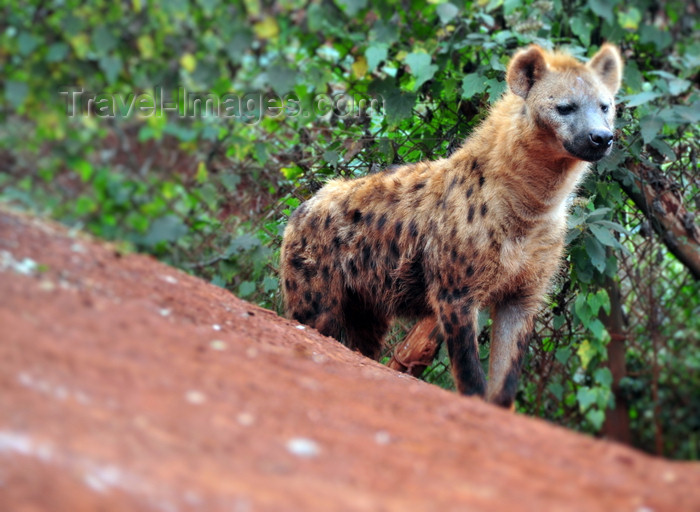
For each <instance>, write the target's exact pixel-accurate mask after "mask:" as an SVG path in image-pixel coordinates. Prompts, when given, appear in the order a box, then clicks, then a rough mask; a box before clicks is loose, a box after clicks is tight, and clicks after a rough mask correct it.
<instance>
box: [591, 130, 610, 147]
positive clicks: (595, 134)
mask: <svg viewBox="0 0 700 512" xmlns="http://www.w3.org/2000/svg"><path fill="white" fill-rule="evenodd" d="M588 138H589V139H590V141H591V145H592V146H593V147H595V148H609V147H610V145H611V144H612V140H613V134H612V132H611V131H610V130H604V129H603V130H601V129H596V130H592V131H591V133H589V134H588Z"/></svg>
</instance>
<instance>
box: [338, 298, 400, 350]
mask: <svg viewBox="0 0 700 512" xmlns="http://www.w3.org/2000/svg"><path fill="white" fill-rule="evenodd" d="M342 310H343V330H344V334H345V337H344V340H343V342H344V343H345V345H347V347H348V348H350V349H352V350H358V351H359V352H360V353H361V354H362V355H364V356H367V357H371V358H372V359H378V358H379V356H380V355H381V349H382V340H383V339H384V335H385V334H386V331H387V329H388V328H389V319H388V318H387V316H386V315H385V314H383V313H382V312H380V311H378V310H377V308H376V307H373V305H372V304H371V302H370V301H367V300H366V299H365V298H364V297H362V296H361V295H359V294H357V293H356V292H354V291H353V290H349V289H347V290H345V296H344V297H343V301H342Z"/></svg>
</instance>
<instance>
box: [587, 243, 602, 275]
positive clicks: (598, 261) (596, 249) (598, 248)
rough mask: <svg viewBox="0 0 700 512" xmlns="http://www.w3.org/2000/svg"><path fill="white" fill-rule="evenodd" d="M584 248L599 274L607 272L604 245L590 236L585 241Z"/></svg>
mask: <svg viewBox="0 0 700 512" xmlns="http://www.w3.org/2000/svg"><path fill="white" fill-rule="evenodd" d="M584 246H585V247H586V253H587V254H588V256H589V257H590V259H591V263H592V264H593V266H594V267H595V268H596V270H598V272H603V270H605V249H604V248H603V245H602V244H601V243H600V242H599V241H598V240H597V239H596V238H594V237H591V236H588V237H586V239H585V241H584Z"/></svg>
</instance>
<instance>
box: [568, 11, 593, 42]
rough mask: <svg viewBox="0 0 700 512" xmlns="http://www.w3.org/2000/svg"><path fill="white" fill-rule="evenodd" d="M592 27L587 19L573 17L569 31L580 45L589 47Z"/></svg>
mask: <svg viewBox="0 0 700 512" xmlns="http://www.w3.org/2000/svg"><path fill="white" fill-rule="evenodd" d="M593 26H594V25H593V24H592V23H591V22H590V21H589V20H588V17H587V16H584V15H580V16H574V18H573V19H572V20H571V31H572V32H573V33H574V35H575V36H576V37H578V38H579V41H581V44H583V45H584V46H590V44H591V32H592V31H593Z"/></svg>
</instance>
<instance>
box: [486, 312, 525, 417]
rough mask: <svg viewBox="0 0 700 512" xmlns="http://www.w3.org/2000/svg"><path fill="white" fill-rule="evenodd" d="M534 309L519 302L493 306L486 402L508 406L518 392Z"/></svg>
mask: <svg viewBox="0 0 700 512" xmlns="http://www.w3.org/2000/svg"><path fill="white" fill-rule="evenodd" d="M535 311H536V307H535V305H534V304H529V303H528V302H527V301H524V300H521V299H513V300H508V301H505V302H502V303H500V304H498V305H496V306H494V307H493V311H492V319H493V334H492V336H491V354H490V356H489V382H488V388H487V391H486V399H487V400H488V401H489V402H492V403H494V404H497V405H501V406H503V407H511V406H512V405H513V402H514V401H515V393H516V391H517V390H518V378H519V377H520V371H521V369H522V364H523V357H524V356H525V351H526V350H527V347H528V344H529V342H530V336H531V335H532V326H533V319H534V314H535Z"/></svg>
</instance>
